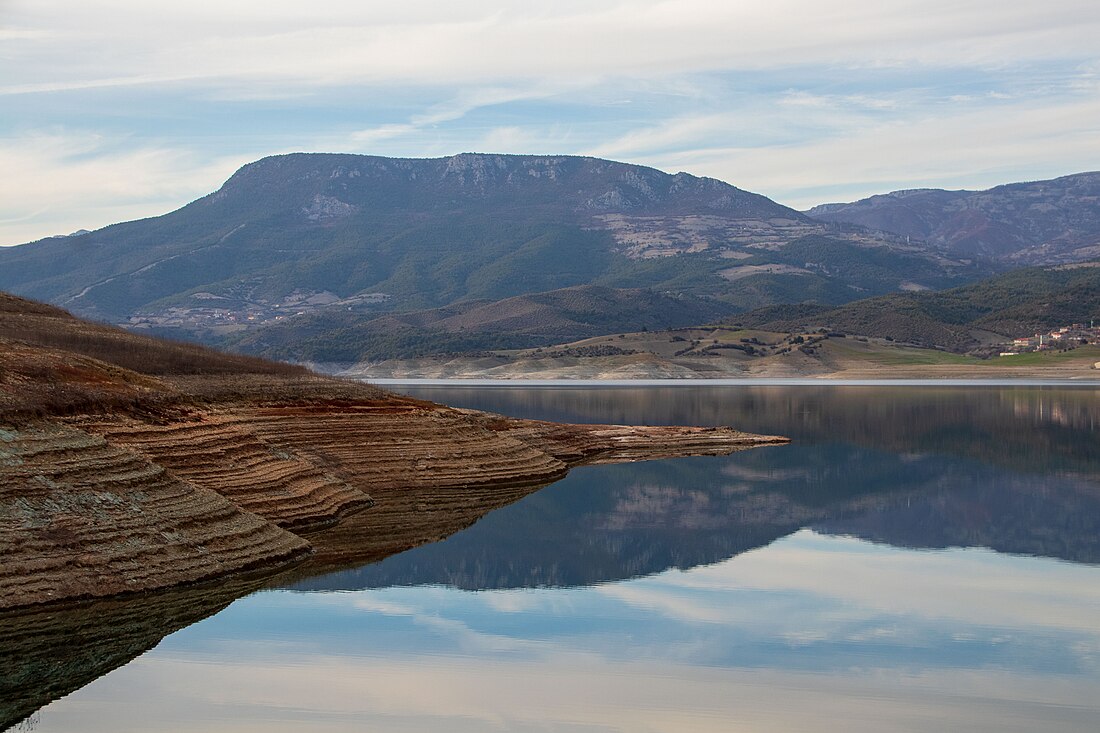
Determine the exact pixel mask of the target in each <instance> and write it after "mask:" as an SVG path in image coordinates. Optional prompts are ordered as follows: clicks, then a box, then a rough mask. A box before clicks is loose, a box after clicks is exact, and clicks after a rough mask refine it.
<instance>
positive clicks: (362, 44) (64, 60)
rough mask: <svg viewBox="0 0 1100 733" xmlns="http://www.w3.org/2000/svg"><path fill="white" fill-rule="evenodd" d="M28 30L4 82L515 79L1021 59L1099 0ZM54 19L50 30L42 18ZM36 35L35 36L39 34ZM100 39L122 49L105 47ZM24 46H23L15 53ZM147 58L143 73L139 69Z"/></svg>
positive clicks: (1098, 14) (118, 17) (358, 6)
mask: <svg viewBox="0 0 1100 733" xmlns="http://www.w3.org/2000/svg"><path fill="white" fill-rule="evenodd" d="M11 5H12V6H13V8H12V11H10V14H11V15H12V16H14V22H15V24H16V25H15V27H17V28H19V29H20V33H22V34H32V35H28V36H26V39H25V40H26V42H25V43H24V44H22V45H21V48H20V49H18V51H21V56H22V58H25V59H26V60H27V61H37V62H38V63H37V64H35V65H34V66H30V65H20V66H16V67H15V68H14V70H11V71H9V77H10V79H11V81H9V83H8V84H7V85H5V89H6V90H7V93H14V92H16V91H23V92H26V91H29V90H32V89H37V90H42V91H45V90H60V89H65V88H87V87H88V86H89V85H97V84H119V83H149V84H155V83H162V82H168V81H174V80H179V79H184V78H187V79H196V78H203V79H208V80H212V81H229V80H240V79H255V80H280V81H281V82H282V83H284V84H289V85H295V84H305V85H332V84H348V83H387V84H388V83H395V82H396V83H401V82H404V83H409V82H411V83H422V84H440V83H471V82H476V83H485V82H486V81H488V80H508V79H512V80H515V79H557V80H565V79H569V78H572V79H576V78H578V77H585V78H609V77H614V76H624V75H625V76H643V77H650V76H655V75H656V76H660V75H665V76H671V75H676V74H684V73H695V72H705V71H715V70H738V69H740V70H751V69H763V68H770V67H776V66H796V65H805V64H814V65H817V64H835V65H841V66H852V65H855V66H876V65H877V66H888V65H891V64H899V63H918V64H927V65H932V66H950V65H954V64H963V65H970V64H982V65H992V66H1004V65H1017V64H1020V63H1021V62H1023V61H1025V60H1027V59H1049V58H1066V57H1072V56H1077V57H1079V58H1093V57H1094V56H1095V53H1096V51H1095V38H1096V37H1097V36H1098V35H1100V6H1097V5H1096V4H1095V3H1093V2H1080V1H1078V0H1060V1H1059V0H1055V1H1053V2H1048V3H1043V4H1041V5H1038V4H1034V3H1019V4H1017V5H1015V6H1011V5H1009V6H1006V5H1005V4H1004V3H1002V2H994V1H993V0H975V1H972V2H967V3H953V2H945V1H943V0H936V1H933V2H926V3H923V4H922V5H921V6H920V8H919V10H918V9H916V8H914V6H913V4H912V3H909V2H901V1H895V2H882V1H881V0H853V1H852V2H848V3H844V4H843V5H837V4H830V3H820V2H811V1H810V0H774V1H773V2H771V3H766V4H759V3H753V4H748V3H729V2H722V1H719V0H679V1H669V0H641V1H638V2H632V3H621V2H610V1H609V0H603V1H599V0H597V1H595V2H592V3H591V4H587V5H580V4H578V3H563V4H561V5H560V7H556V8H554V9H551V10H548V9H546V8H542V7H534V6H531V7H525V6H517V5H516V4H514V3H506V2H465V3H450V4H448V9H447V10H446V11H440V9H439V6H438V4H436V3H425V2H412V3H402V4H400V6H399V7H397V8H394V7H388V6H390V5H392V4H383V3H379V2H362V3H360V2H355V3H352V2H336V3H327V4H326V6H325V12H324V13H315V12H312V9H310V12H306V8H305V7H302V6H300V7H292V5H291V4H289V3H275V4H263V6H262V7H261V6H260V5H259V4H257V3H252V2H244V3H238V4H235V6H234V7H233V8H232V9H229V10H226V9H225V8H224V7H223V6H222V5H221V4H217V5H215V4H213V3H205V2H203V3H188V4H186V5H176V6H164V5H161V4H154V5H150V4H149V3H142V2H137V0H133V1H132V2H122V1H121V0H98V1H95V0H89V2H85V3H81V4H80V5H79V6H76V7H73V6H72V5H71V3H61V2H59V0H53V1H52V2H51V1H50V0H36V1H35V2H34V3H31V2H29V0H21V1H19V2H14V3H11ZM406 6H407V7H406ZM57 31H60V32H62V33H64V34H66V35H67V36H70V39H69V40H67V41H66V42H65V43H64V44H61V43H51V42H50V41H49V38H47V37H38V38H35V37H34V36H33V34H34V33H40V32H48V33H53V32H57ZM33 41H37V42H33ZM104 42H109V43H110V47H111V48H112V49H113V51H111V52H106V53H105V52H104V48H105V46H104ZM17 60H18V57H17ZM135 68H138V69H142V73H141V74H140V75H137V74H134V73H133V69H135Z"/></svg>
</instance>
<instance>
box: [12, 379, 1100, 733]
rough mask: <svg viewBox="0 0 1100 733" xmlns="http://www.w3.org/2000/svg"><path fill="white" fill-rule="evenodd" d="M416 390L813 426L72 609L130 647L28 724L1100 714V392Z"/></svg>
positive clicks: (950, 725) (604, 411)
mask: <svg viewBox="0 0 1100 733" xmlns="http://www.w3.org/2000/svg"><path fill="white" fill-rule="evenodd" d="M405 391H409V392H411V393H413V394H414V395H415V396H417V397H424V398H428V399H431V400H435V401H440V402H446V403H449V404H453V405H456V406H463V407H473V408H478V409H485V410H491V411H494V412H500V413H504V414H508V415H513V416H517V417H528V418H542V419H550V420H558V421H566V422H609V423H624V424H698V425H718V424H729V425H733V426H736V427H737V428H739V429H743V430H749V431H753V432H758V433H768V434H782V435H788V436H790V437H791V438H793V440H794V442H793V444H791V445H789V446H783V447H774V448H761V449H756V450H752V451H746V452H741V453H736V454H733V455H731V456H726V457H702V458H687V459H676V460H669V461H653V462H646V463H636V464H619V465H610V466H589V467H581V468H578V469H575V470H574V471H573V472H572V473H571V474H569V475H568V476H567V477H566V478H565V479H563V480H561V481H559V482H558V483H555V484H553V485H551V486H548V487H546V488H544V489H542V490H541V491H539V492H536V493H534V494H532V495H530V496H527V497H526V498H523V499H521V500H520V501H518V502H516V503H514V504H511V505H510V506H505V507H503V508H501V509H498V510H496V511H494V512H492V513H490V514H488V515H487V516H485V517H484V518H483V519H481V520H480V521H479V522H478V523H477V524H475V525H474V526H472V527H470V528H469V529H466V530H464V531H461V532H458V533H457V534H455V535H453V536H451V537H450V538H448V539H446V540H444V541H442V542H438V543H434V544H429V545H424V546H422V547H419V548H417V549H413V550H410V551H408V552H404V553H401V554H398V555H394V556H392V557H390V558H388V559H385V560H383V561H381V562H377V563H373V564H369V565H364V566H361V567H352V568H347V569H343V570H341V571H339V572H334V573H327V574H321V575H313V576H309V575H304V576H302V575H301V574H299V575H297V576H294V577H292V578H286V579H284V580H282V581H281V582H280V583H279V587H277V588H269V589H267V590H265V591H263V592H257V593H253V594H252V595H248V596H246V597H244V598H240V599H239V600H236V601H233V602H230V601H231V599H232V597H233V595H236V594H237V591H234V592H233V593H228V591H227V593H228V594H227V596H226V598H225V599H224V600H219V599H218V597H217V594H216V593H212V592H208V593H205V594H200V595H199V597H200V598H201V602H199V601H197V600H196V598H195V597H193V596H188V595H187V594H183V596H182V597H181V599H180V601H179V606H178V607H179V608H186V609H188V612H187V613H184V612H180V611H173V610H172V606H171V601H170V600H163V603H162V605H163V606H165V607H166V608H168V610H164V608H162V607H161V606H157V607H154V608H150V609H145V612H144V613H138V612H135V610H134V609H133V607H132V605H127V604H125V603H123V602H119V604H118V605H117V606H115V607H112V608H109V609H107V610H106V611H103V610H101V611H98V612H96V613H97V615H98V616H99V617H101V618H115V617H116V616H117V618H119V619H123V620H121V621H117V622H115V623H114V627H113V628H114V629H116V631H115V632H114V633H109V632H104V633H101V634H98V635H96V634H93V633H91V632H90V631H89V629H92V628H94V627H95V620H94V619H91V618H89V619H85V620H81V619H74V620H73V621H72V626H73V628H74V629H83V633H74V634H69V635H67V636H61V637H57V636H50V635H49V634H45V633H44V634H43V635H42V643H43V644H48V645H53V646H54V647H55V648H56V647H57V646H58V645H62V644H68V645H70V649H69V650H68V651H70V652H71V651H73V650H74V649H75V650H76V651H79V647H80V645H81V644H85V645H87V649H88V651H87V654H89V655H91V654H95V655H98V656H99V657H107V656H109V655H110V654H111V653H112V651H115V652H116V653H118V656H119V659H118V662H117V664H121V665H122V666H119V667H118V668H117V669H114V671H109V669H110V666H111V665H106V666H105V668H104V669H103V670H102V671H103V672H104V673H105V674H104V675H103V676H102V677H100V678H99V679H98V680H96V681H94V682H91V683H90V684H88V685H87V686H85V687H83V688H82V689H80V690H78V691H77V692H74V693H72V694H71V695H69V696H67V697H65V698H63V699H61V700H58V701H57V702H54V703H52V704H50V705H48V706H46V707H45V708H43V709H42V710H41V711H40V712H39V713H37V714H36V715H35V716H34V717H32V718H31V719H30V720H29V721H27V722H25V723H23V724H22V726H23V727H24V728H27V729H33V730H39V731H138V730H141V731H147V730H163V731H222V730H237V731H251V730H256V731H259V730H263V731H278V730H288V731H289V730H295V731H297V730H305V729H308V730H318V731H351V730H363V729H377V730H387V731H391V730H407V731H436V730H439V731H444V730H446V731H464V730H470V731H475V730H476V731H481V730H506V731H513V730H555V731H557V730H569V731H576V730H623V731H638V730H652V731H687V730H707V731H709V730H714V731H719V730H722V731H725V730H730V729H736V728H738V727H743V728H745V729H751V730H784V731H790V730H809V729H813V730H833V729H835V730H846V731H859V730H868V731H871V730H874V731H880V730H913V731H917V730H929V731H931V730H937V731H938V730H997V731H1012V730H1020V731H1025V730H1026V731H1031V730H1037V729H1042V730H1048V731H1058V730H1064V731H1085V730H1092V729H1093V728H1094V725H1095V721H1096V720H1097V719H1100V701H1098V700H1097V699H1096V695H1095V690H1097V689H1100V443H1098V441H1097V437H1098V434H1097V428H1098V427H1100V391H1097V390H1096V389H1095V388H1089V387H1083V386H1079V387H1061V386H1027V385H1016V386H937V385H932V386H890V387H877V386H866V385H862V386H836V385H823V386H817V385H814V386H792V385H755V386H728V385H722V386H674V387H660V386H647V387H628V386H627V387H624V386H620V387H615V388H597V387H571V386H568V385H565V386H562V385H558V386H544V387H537V388H531V387H518V386H510V387H507V388H493V387H486V386H479V387H468V386H467V387H462V386H445V387H439V386H435V387H428V386H423V385H422V386H417V387H410V388H406V390H405ZM246 590H248V589H246ZM226 604H228V606H227V607H225V608H224V610H221V611H220V612H216V611H218V609H219V608H220V607H221V606H224V605H226ZM89 613H90V612H89ZM111 614H116V616H111ZM207 614H213V615H209V616H208V617H207V618H205V619H204V620H201V621H198V622H197V623H192V621H195V620H196V619H201V618H202V617H203V616H204V615H207ZM146 616H148V617H149V619H150V623H149V624H148V627H147V628H146V629H145V630H144V632H145V636H142V634H141V633H139V631H137V630H135V629H137V628H138V627H139V626H140V625H141V624H140V623H139V621H138V620H135V619H141V618H143V617H146ZM188 624H190V625H188ZM119 628H125V629H127V630H128V631H129V638H131V641H132V644H133V646H134V649H135V652H134V653H136V651H138V650H140V648H142V647H143V646H148V645H150V644H151V643H155V640H156V638H157V634H158V632H159V633H161V634H163V633H168V632H172V631H175V629H180V630H178V631H175V633H171V634H170V635H168V636H167V637H166V638H164V640H163V641H161V642H160V643H159V645H158V646H156V648H154V649H153V650H151V651H148V652H146V653H144V654H142V655H140V656H138V657H137V658H136V659H134V660H133V661H130V662H129V663H124V662H125V658H126V656H127V655H126V654H125V653H123V652H117V650H113V649H112V643H115V644H116V645H117V643H118V639H117V637H119V636H120V634H118V633H117V629H119ZM123 641H125V639H123ZM93 642H94V643H93ZM3 651H5V652H7V651H9V650H3ZM131 656H132V655H131ZM50 657H51V655H50V654H44V655H43V660H48V659H50ZM45 663H46V662H45V661H44V664H45ZM65 673H66V668H65V666H64V665H59V666H58V668H57V669H56V670H55V674H58V675H63V674H65Z"/></svg>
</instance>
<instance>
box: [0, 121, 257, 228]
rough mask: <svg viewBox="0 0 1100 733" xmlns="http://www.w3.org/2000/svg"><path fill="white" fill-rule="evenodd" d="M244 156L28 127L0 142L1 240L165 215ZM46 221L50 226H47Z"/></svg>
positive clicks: (214, 183) (220, 178) (214, 184)
mask: <svg viewBox="0 0 1100 733" xmlns="http://www.w3.org/2000/svg"><path fill="white" fill-rule="evenodd" d="M245 162H247V160H245V159H242V158H232V157H230V158H224V159H217V160H214V161H204V160H201V159H199V158H197V157H196V156H195V155H194V154H192V153H190V152H188V151H186V150H177V149H171V148H156V147H146V146H141V145H136V146H133V147H131V146H129V145H127V144H126V141H117V140H108V139H106V138H104V137H102V136H100V135H96V134H94V133H89V132H73V131H55V132H46V133H31V134H26V135H23V136H20V137H17V138H15V139H14V140H6V141H3V142H0V170H4V171H7V172H8V173H9V174H8V175H4V176H2V177H0V242H2V243H4V244H16V243H19V242H21V241H28V240H30V239H34V238H38V237H41V236H44V234H67V233H69V232H71V231H75V230H77V229H95V228H99V227H101V226H106V225H107V224H112V223H115V222H116V221H120V220H124V219H128V218H139V217H140V216H143V215H145V214H146V212H148V211H149V210H150V209H152V210H153V211H156V212H158V213H164V212H166V211H168V210H170V209H172V208H175V207H176V206H178V205H179V204H180V203H181V202H185V201H188V200H191V199H194V198H198V197H199V196H201V195H204V194H206V193H209V192H210V191H212V190H214V189H215V188H217V187H218V185H220V183H221V182H222V181H224V180H225V179H226V178H228V177H229V175H230V174H232V172H233V171H234V170H236V169H237V168H238V167H240V165H242V164H243V163H245ZM45 227H49V228H48V229H45V231H44V228H45Z"/></svg>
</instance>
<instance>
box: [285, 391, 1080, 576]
mask: <svg viewBox="0 0 1100 733" xmlns="http://www.w3.org/2000/svg"><path fill="white" fill-rule="evenodd" d="M407 391H410V392H412V393H413V394H415V395H416V396H418V397H426V398H429V399H434V400H437V401H441V402H447V403H449V404H455V405H461V406H464V407H472V408H477V409H484V410H490V411H493V412H501V413H505V414H509V415H515V416H518V417H542V418H550V419H555V420H563V421H571V422H586V421H587V422H592V421H600V420H603V421H606V422H621V423H642V424H674V423H677V422H692V423H695V424H705V425H722V424H727V425H735V426H737V427H739V428H743V429H746V430H752V431H758V432H773V433H782V434H785V435H789V436H790V437H792V438H793V439H794V443H793V444H792V445H790V446H784V447H782V448H762V449H757V450H754V451H750V452H746V453H741V454H735V455H733V456H728V457H721V458H687V459H678V460H675V461H657V462H650V463H638V464H624V465H615V466H601V467H596V468H581V469H577V470H575V471H574V472H573V473H572V474H570V475H569V476H568V477H566V478H565V479H564V480H562V481H560V482H559V483H557V484H555V485H554V486H553V488H552V489H547V490H543V491H541V492H539V493H538V494H535V495H533V496H531V497H528V498H527V499H525V500H524V501H522V502H519V503H517V504H514V505H512V506H509V507H506V508H504V509H501V510H499V511H497V512H494V513H492V514H490V515H489V516H487V517H485V518H484V519H482V520H481V522H480V523H479V524H478V531H477V532H466V533H462V534H458V535H456V536H454V537H452V538H450V539H449V540H446V541H444V542H441V543H435V544H432V545H426V546H423V547H420V548H417V549H415V550H412V551H410V552H406V553H403V554H400V555H396V556H393V557H390V558H388V559H386V560H384V561H382V562H380V563H376V564H373V565H368V566H365V567H360V568H356V569H353V570H348V571H344V572H339V573H334V574H331V575H326V576H323V577H317V578H312V579H309V580H305V581H302V582H298V583H295V584H292V585H291V586H290V587H291V588H293V589H296V590H348V589H355V588H379V587H385V586H388V585H417V584H445V585H452V586H455V587H458V588H464V589H468V590H477V589H484V588H526V587H537V586H579V585H588V584H591V583H598V582H607V581H615V580H621V579H625V578H633V577H638V576H642V575H649V574H653V573H659V572H661V571H663V570H666V569H668V568H680V569H687V568H690V567H693V566H696V565H706V564H710V563H714V562H719V561H721V560H724V559H726V558H729V557H732V556H734V555H736V554H738V553H741V552H744V551H746V550H750V549H752V548H755V547H760V546H763V545H767V544H768V543H770V542H772V541H774V540H776V539H778V538H780V537H783V536H785V535H787V534H790V533H792V532H794V531H796V530H798V529H799V528H802V527H810V528H813V529H815V530H817V531H819V532H823V533H833V534H844V535H852V536H856V537H860V538H864V539H868V540H871V541H874V542H882V543H888V544H892V545H896V546H899V547H913V548H943V547H952V546H957V547H988V548H991V549H994V550H997V551H999V552H1006V553H1016V554H1028V555H1036V556H1044V557H1052V558H1058V559H1063V560H1070V561H1074V562H1083V563H1100V444H1098V443H1097V431H1096V427H1097V424H1098V420H1100V398H1098V394H1097V392H1096V391H1095V390H1091V389H1078V388H1073V389H1051V388H1019V389H1004V388H992V389H988V388H987V389H979V390H972V389H959V388H946V389H935V388H910V389H896V388H890V389H884V388H873V387H851V388H844V387H839V388H838V387H820V388H819V387H782V388H777V387H748V388H741V389H730V388H723V387H717V388H709V387H669V388H663V389H662V388H644V389H632V388H618V389H605V390H600V389H569V388H555V389H537V390H530V389H517V388H496V389H485V388H479V389H462V388H447V389H440V388H421V389H419V390H407Z"/></svg>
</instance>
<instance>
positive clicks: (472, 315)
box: [234, 286, 735, 363]
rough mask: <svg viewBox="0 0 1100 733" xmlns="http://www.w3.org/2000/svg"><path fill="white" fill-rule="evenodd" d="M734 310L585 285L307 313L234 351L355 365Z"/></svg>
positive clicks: (658, 324) (535, 342)
mask: <svg viewBox="0 0 1100 733" xmlns="http://www.w3.org/2000/svg"><path fill="white" fill-rule="evenodd" d="M734 310H735V309H734V308H732V307H730V306H728V305H724V304H722V303H721V302H718V301H711V300H704V299H701V298H695V297H692V296H673V295H665V294H658V293H653V292H651V291H648V290H623V289H616V288H604V287H598V286H582V287H576V288H566V289H563V290H553V291H550V292H547V293H535V294H533V295H521V296H517V297H514V298H507V299H505V300H500V301H468V302H464V303H458V304H455V305H451V306H447V307H445V308H437V309H433V310H423V311H413V312H409V313H397V314H389V315H384V316H380V317H377V318H373V319H369V320H365V319H363V318H362V317H361V316H360V315H359V314H356V313H353V312H348V313H341V312H331V313H325V314H321V315H304V316H300V317H298V318H292V319H289V320H287V321H284V322H282V323H278V324H275V325H271V326H267V327H263V328H260V329H259V330H256V331H252V332H249V333H247V334H245V335H244V337H243V338H241V339H239V340H237V341H236V342H235V343H234V347H235V348H237V349H239V350H243V351H247V352H251V353H256V354H262V355H264V356H267V357H274V358H293V359H297V360H304V361H309V362H346V363H354V362H359V361H377V360H383V359H393V358H407V357H419V356H428V355H431V354H441V353H450V352H471V351H481V350H485V349H502V348H504V349H509V348H524V347H528V346H541V345H546V344H552V343H557V342H561V341H572V340H575V339H580V338H586V337H590V336H598V335H601V334H605V333H608V332H611V331H616V330H629V331H641V330H660V329H665V328H673V327H678V326H686V325H690V324H694V323H705V322H709V321H713V320H717V319H719V318H721V317H723V316H727V315H729V314H730V313H732V312H733V311H734Z"/></svg>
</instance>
